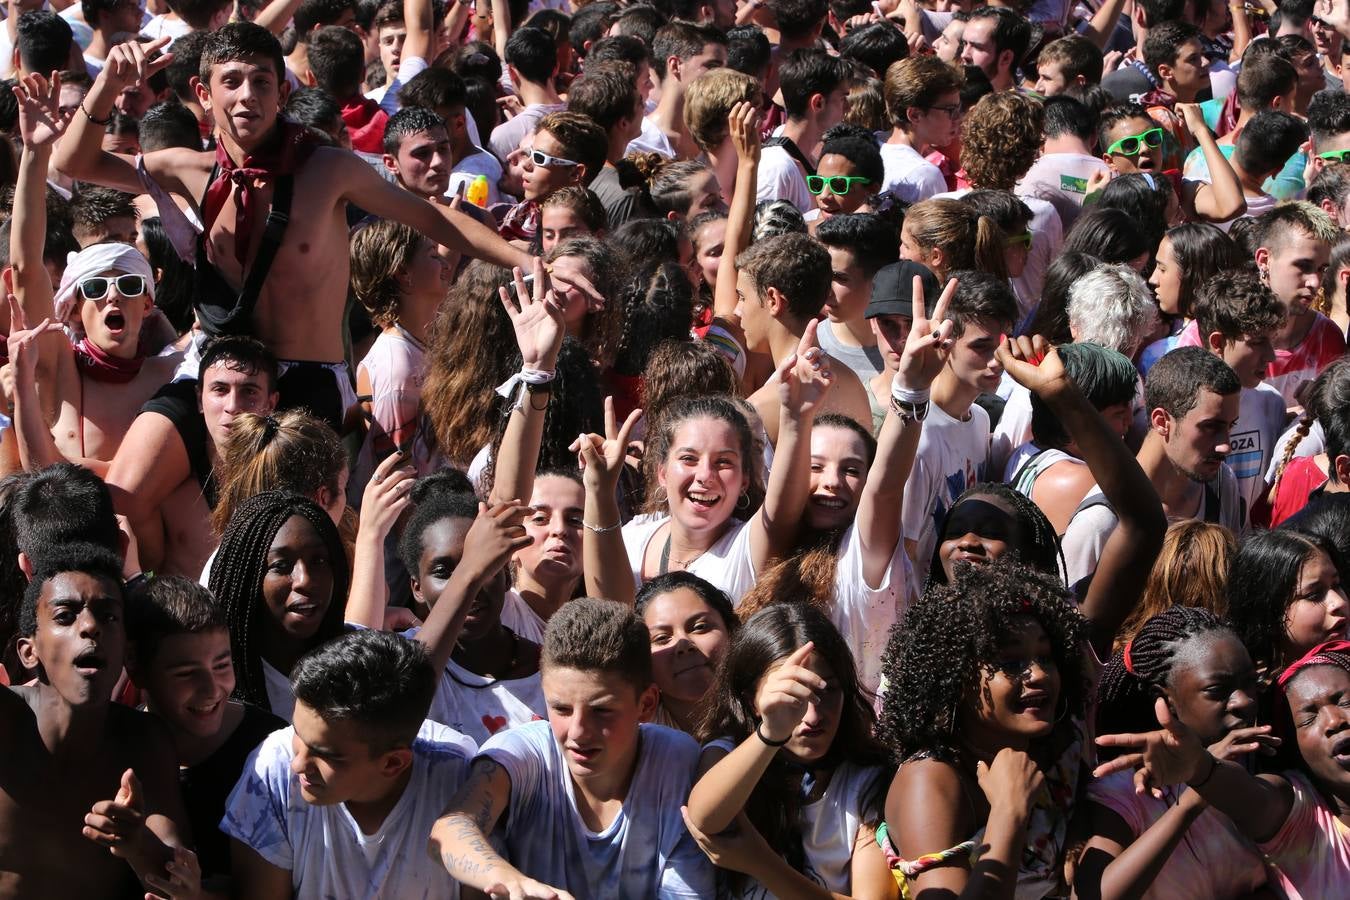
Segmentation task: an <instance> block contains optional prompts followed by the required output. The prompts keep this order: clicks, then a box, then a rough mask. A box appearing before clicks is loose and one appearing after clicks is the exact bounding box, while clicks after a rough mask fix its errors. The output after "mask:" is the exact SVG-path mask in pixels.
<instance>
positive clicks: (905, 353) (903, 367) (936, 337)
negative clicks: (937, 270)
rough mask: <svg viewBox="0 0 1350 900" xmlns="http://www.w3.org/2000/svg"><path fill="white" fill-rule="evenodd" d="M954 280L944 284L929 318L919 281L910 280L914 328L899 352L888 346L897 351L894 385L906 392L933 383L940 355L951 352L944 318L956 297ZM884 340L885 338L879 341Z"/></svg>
mask: <svg viewBox="0 0 1350 900" xmlns="http://www.w3.org/2000/svg"><path fill="white" fill-rule="evenodd" d="M956 283H957V282H956V279H955V278H953V279H951V280H949V281H948V282H947V286H946V287H945V288H943V290H942V295H941V296H940V297H938V302H937V305H936V306H934V307H933V318H932V319H929V318H928V314H927V313H926V312H925V306H924V296H923V280H922V279H921V278H919V276H918V275H915V276H914V288H913V291H912V294H913V298H914V310H913V315H914V324H913V325H911V326H910V329H909V334H908V335H907V336H906V338H905V345H904V347H903V348H897V347H895V346H893V345H892V346H891V350H892V351H896V350H899V353H900V366H899V368H898V369H897V370H896V373H895V378H896V383H897V384H899V385H900V386H901V387H903V388H908V389H910V390H915V391H918V390H923V389H924V388H926V387H928V386H929V385H931V384H932V383H933V379H934V378H936V377H937V375H938V373H939V372H941V371H942V365H943V362H944V359H943V356H942V353H941V352H940V351H943V350H949V349H951V345H952V340H951V333H952V328H953V327H955V325H954V323H953V322H952V320H951V319H949V318H947V306H948V305H949V304H950V303H951V301H952V296H953V295H954V294H955V293H956ZM881 339H882V340H885V338H884V337H883V338H881Z"/></svg>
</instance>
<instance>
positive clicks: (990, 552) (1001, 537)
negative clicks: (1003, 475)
mask: <svg viewBox="0 0 1350 900" xmlns="http://www.w3.org/2000/svg"><path fill="white" fill-rule="evenodd" d="M1025 543H1026V538H1025V536H1024V535H1023V534H1022V530H1021V528H1020V527H1019V525H1018V523H1017V516H1016V513H1015V512H1014V511H1013V509H1012V508H1011V507H1010V506H1008V504H1007V503H1006V502H1005V501H1004V500H1002V499H1000V498H998V497H992V496H972V497H968V498H966V499H965V500H963V501H962V502H960V503H958V504H956V505H955V506H953V507H952V509H951V512H949V513H948V514H947V521H946V522H944V523H943V526H942V541H941V543H939V544H938V559H939V560H940V561H941V563H942V571H943V572H944V573H945V574H946V576H947V583H948V584H951V583H952V582H954V581H955V580H956V567H957V566H958V565H962V564H966V563H969V564H971V565H984V564H985V563H990V562H993V561H994V560H996V559H998V558H999V557H1001V556H1002V555H1003V554H1004V553H1007V552H1008V551H1009V550H1010V549H1016V548H1018V547H1022V546H1024V545H1025Z"/></svg>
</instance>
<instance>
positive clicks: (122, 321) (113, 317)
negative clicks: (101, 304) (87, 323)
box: [103, 309, 127, 334]
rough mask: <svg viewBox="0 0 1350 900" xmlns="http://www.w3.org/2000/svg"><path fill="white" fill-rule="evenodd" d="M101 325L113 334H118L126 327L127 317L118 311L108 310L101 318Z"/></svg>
mask: <svg viewBox="0 0 1350 900" xmlns="http://www.w3.org/2000/svg"><path fill="white" fill-rule="evenodd" d="M103 325H104V327H106V328H107V329H108V330H109V331H111V332H113V333H114V334H120V333H121V332H122V331H123V330H125V329H126V327H127V317H126V316H125V315H123V314H122V312H121V311H120V310H117V309H110V310H108V314H107V315H106V316H104V317H103Z"/></svg>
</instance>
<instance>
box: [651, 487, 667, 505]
mask: <svg viewBox="0 0 1350 900" xmlns="http://www.w3.org/2000/svg"><path fill="white" fill-rule="evenodd" d="M656 490H657V493H655V494H653V495H652V502H653V503H656V504H658V505H660V504H665V503H669V502H670V497H669V496H668V495H667V494H666V486H665V485H663V484H658V485H657V486H656Z"/></svg>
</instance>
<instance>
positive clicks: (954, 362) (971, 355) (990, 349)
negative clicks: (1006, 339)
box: [947, 319, 1004, 393]
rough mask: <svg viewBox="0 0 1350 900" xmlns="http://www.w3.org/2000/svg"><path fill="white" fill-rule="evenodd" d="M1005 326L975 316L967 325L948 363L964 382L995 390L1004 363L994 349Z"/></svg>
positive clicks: (948, 356)
mask: <svg viewBox="0 0 1350 900" xmlns="http://www.w3.org/2000/svg"><path fill="white" fill-rule="evenodd" d="M1003 332H1004V326H1003V325H1002V324H1001V323H999V322H995V321H993V320H992V319H976V320H974V321H973V322H968V323H967V324H966V329H965V332H964V333H963V334H962V335H961V336H960V337H959V338H957V339H956V340H955V341H954V342H953V343H952V349H951V351H950V352H949V353H948V355H947V365H948V366H949V367H950V368H951V370H952V374H953V375H955V376H956V378H957V380H958V381H960V382H961V383H962V384H965V385H969V386H971V387H975V388H979V390H980V392H981V393H992V392H994V391H995V390H997V389H998V385H999V382H1000V381H1001V380H1002V379H1003V364H1002V363H1000V362H999V361H998V358H997V357H996V356H995V355H994V352H995V351H996V350H998V344H999V339H1000V338H1001V337H1002V336H1003Z"/></svg>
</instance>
